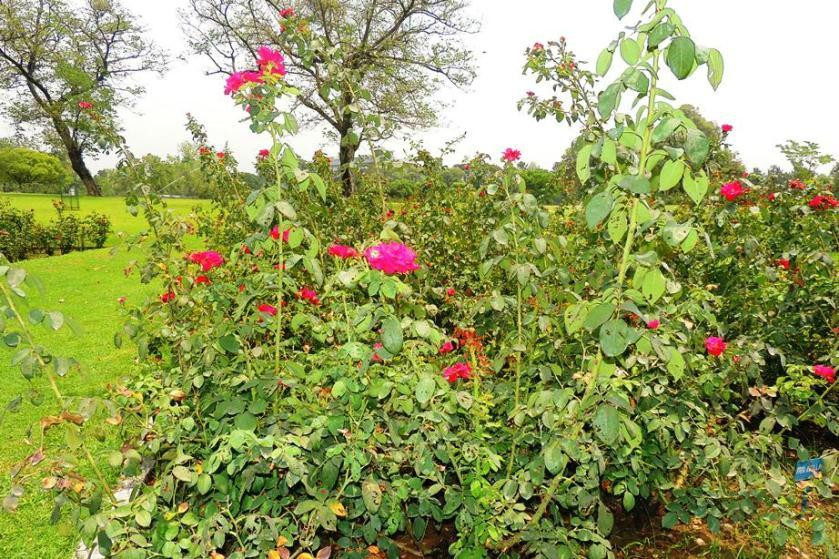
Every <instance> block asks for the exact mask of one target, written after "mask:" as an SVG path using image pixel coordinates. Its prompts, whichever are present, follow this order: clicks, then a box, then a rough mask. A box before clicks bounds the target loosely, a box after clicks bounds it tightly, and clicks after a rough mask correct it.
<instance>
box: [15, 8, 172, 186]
mask: <svg viewBox="0 0 839 559" xmlns="http://www.w3.org/2000/svg"><path fill="white" fill-rule="evenodd" d="M143 32H144V30H143V28H142V27H141V26H140V25H139V24H138V23H137V21H136V19H135V18H134V16H133V15H132V14H131V13H130V12H128V11H126V10H125V9H123V8H122V7H121V6H120V4H119V3H118V1H117V0H87V1H86V2H85V3H84V4H83V5H75V4H73V5H71V4H68V3H67V2H65V1H64V0H3V1H2V2H0V87H2V88H4V89H5V90H6V91H7V92H8V93H7V94H6V96H5V98H4V99H3V100H2V101H0V107H2V109H3V111H4V113H5V116H6V117H8V118H9V119H10V120H11V121H12V123H14V125H15V126H17V127H19V128H21V127H22V128H31V129H34V130H37V131H38V132H40V134H41V135H42V138H43V139H44V141H45V143H55V144H59V145H61V146H62V148H63V150H64V151H66V152H67V156H68V158H69V160H70V164H71V166H72V168H73V171H74V172H75V173H76V174H77V175H78V176H79V178H80V179H81V181H82V183H84V185H85V188H86V189H87V192H88V194H92V195H101V191H100V189H99V186H98V185H97V184H96V181H95V180H94V178H93V176H92V175H91V173H90V171H89V170H88V168H87V165H86V164H85V159H84V158H85V155H90V154H96V153H99V152H101V151H104V150H106V149H107V147H108V144H107V141H106V139H107V138H108V137H110V136H112V135H113V134H114V133H115V132H116V124H115V122H116V121H115V118H114V116H115V113H116V109H117V108H118V107H119V106H124V105H130V103H131V101H132V99H133V98H135V97H136V96H137V95H139V94H140V93H142V91H143V89H142V88H141V87H139V86H137V85H135V84H130V83H128V82H127V80H126V78H128V77H130V76H133V75H134V74H137V73H140V72H146V71H150V70H154V71H163V69H164V68H165V57H164V56H163V54H162V53H161V52H160V51H158V49H157V48H156V47H155V46H154V44H153V43H151V42H149V41H147V40H146V39H145V38H144V36H143Z"/></svg>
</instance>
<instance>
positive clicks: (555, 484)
mask: <svg viewBox="0 0 839 559" xmlns="http://www.w3.org/2000/svg"><path fill="white" fill-rule="evenodd" d="M602 359H603V356H602V354H600V353H598V354H597V358H596V359H595V364H594V368H593V370H592V372H591V376H590V377H589V379H588V383H587V384H586V391H585V393H584V394H583V397H582V399H580V403H581V404H582V403H583V402H585V401H586V400H587V399H588V398H589V396H591V394H592V392H594V389H595V387H596V386H597V375H598V371H599V369H600V362H601V360H602ZM581 407H582V405H580V406H578V407H577V408H576V412H575V414H574V417H573V418H572V419H571V421H572V422H573V423H575V427H574V432H573V433H572V434H570V435H569V437H568V438H569V439H571V440H574V439H576V438H577V437H578V436H579V434H580V431H582V429H583V422H582V421H577V419H578V417H579V413H580V411H579V410H580V408H581ZM567 479H568V478H566V477H564V476H561V475H559V474H557V476H556V477H554V478H553V480H552V481H551V484H550V485H549V486H548V489H547V490H546V491H545V494H544V495H543V496H542V502H540V503H539V508H537V509H536V512H535V513H533V516H532V517H531V518H530V520H529V521H528V522H527V525H526V526H525V527H524V528H523V529H521V530H519V531H518V532H517V533H516V534H515V535H513V536H511V537H509V538H507V539H505V540H501V541H500V542H498V543H497V544H490V547H491V548H492V549H497V550H501V551H502V552H505V551H507V550H508V549H510V548H511V547H513V546H514V545H516V544H518V543H519V542H520V541H521V540H522V538H523V537H524V535H525V532H526V530H527V529H528V528H530V527H532V526H535V525H536V524H538V523H539V521H540V520H541V519H542V517H543V516H544V515H545V512H546V511H547V510H548V505H549V504H550V502H551V500H552V499H553V497H554V495H555V494H556V492H557V490H558V489H559V485H560V484H561V483H562V482H563V481H565V480H567Z"/></svg>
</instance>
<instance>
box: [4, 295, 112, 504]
mask: <svg viewBox="0 0 839 559" xmlns="http://www.w3.org/2000/svg"><path fill="white" fill-rule="evenodd" d="M0 290H2V291H3V296H4V297H5V299H6V302H7V303H8V305H9V308H10V309H11V311H12V314H14V315H15V320H17V322H18V324H19V325H20V330H21V332H22V333H23V335H24V336H26V341H27V343H28V344H29V347H30V348H32V353H33V355H35V358H36V359H37V360H38V364H39V365H40V366H41V370H42V371H43V372H44V375H46V377H47V380H48V381H49V383H50V388H51V389H52V391H53V393H54V394H55V397H56V399H57V400H58V404H59V406H60V407H61V409H62V411H63V410H64V407H65V404H66V400H65V398H64V395H63V394H62V393H61V390H60V389H59V388H58V383H57V382H56V381H55V376H54V375H53V374H52V373H51V372H50V370H49V368H48V366H47V363H46V362H45V361H44V359H43V358H42V357H41V354H40V353H38V352H37V351H35V340H34V338H33V337H32V333H31V332H30V331H29V328H28V327H27V326H26V322H24V320H23V317H22V316H21V315H20V311H18V308H17V305H15V303H14V299H12V294H11V293H9V290H8V288H7V287H6V285H5V284H3V283H0ZM81 447H82V449H83V450H84V453H85V456H86V457H87V461H88V462H89V463H90V466H91V468H93V472H94V473H95V474H96V477H97V478H98V479H99V482H100V483H101V484H102V487H103V488H104V489H105V491H106V493H107V495H108V499H109V500H110V501H111V502H112V503H113V502H115V501H114V494H113V491H111V487H110V485H109V484H108V482H107V481H105V476H103V475H102V472H101V471H100V470H99V467H98V466H97V465H96V460H94V459H93V456H92V455H91V453H90V450H89V449H88V448H87V445H85V444H84V441H82V443H81Z"/></svg>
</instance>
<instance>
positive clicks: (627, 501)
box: [623, 491, 635, 512]
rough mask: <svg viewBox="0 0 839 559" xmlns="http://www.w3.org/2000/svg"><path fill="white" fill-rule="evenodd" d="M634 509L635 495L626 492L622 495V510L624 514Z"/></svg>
mask: <svg viewBox="0 0 839 559" xmlns="http://www.w3.org/2000/svg"><path fill="white" fill-rule="evenodd" d="M634 508H635V495H633V494H632V493H630V492H629V491H627V492H626V493H624V494H623V510H625V511H626V512H629V511H631V510H632V509H634Z"/></svg>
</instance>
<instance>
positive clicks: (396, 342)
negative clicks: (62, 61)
mask: <svg viewBox="0 0 839 559" xmlns="http://www.w3.org/2000/svg"><path fill="white" fill-rule="evenodd" d="M403 341H404V340H403V337H402V325H401V324H400V323H399V321H398V320H397V319H395V318H393V317H392V316H391V317H388V318H386V319H385V320H384V321H383V322H382V345H383V346H384V348H385V349H386V350H388V351H389V352H390V353H392V354H393V355H397V354H398V353H399V352H400V351H402V342H403Z"/></svg>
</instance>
